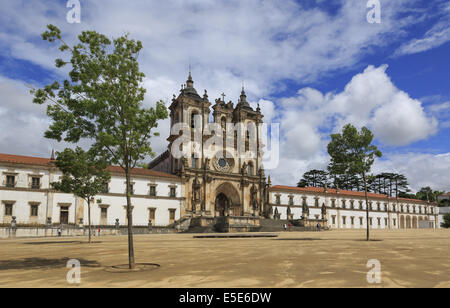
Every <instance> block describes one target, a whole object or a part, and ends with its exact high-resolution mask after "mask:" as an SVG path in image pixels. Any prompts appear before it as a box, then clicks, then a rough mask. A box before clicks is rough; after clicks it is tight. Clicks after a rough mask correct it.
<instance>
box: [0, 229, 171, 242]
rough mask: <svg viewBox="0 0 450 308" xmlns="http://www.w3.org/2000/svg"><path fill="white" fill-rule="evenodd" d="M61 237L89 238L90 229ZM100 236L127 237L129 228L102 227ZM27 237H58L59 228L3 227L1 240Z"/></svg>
mask: <svg viewBox="0 0 450 308" xmlns="http://www.w3.org/2000/svg"><path fill="white" fill-rule="evenodd" d="M61 230H62V234H61V236H88V235H89V229H88V228H87V227H72V228H71V227H69V228H62V229H61ZM100 231H101V232H100V236H110V235H127V234H128V228H127V227H120V228H119V229H117V228H115V227H101V228H100ZM176 232H177V230H175V229H172V228H166V227H152V228H149V227H147V226H145V227H133V234H166V233H176ZM92 235H94V236H98V227H92ZM26 237H58V228H57V227H50V228H42V227H18V228H16V229H12V228H6V227H1V228H0V239H2V238H3V239H7V238H26Z"/></svg>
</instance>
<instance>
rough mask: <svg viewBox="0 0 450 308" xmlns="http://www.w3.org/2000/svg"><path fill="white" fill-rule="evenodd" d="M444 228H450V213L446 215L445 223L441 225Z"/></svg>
mask: <svg viewBox="0 0 450 308" xmlns="http://www.w3.org/2000/svg"><path fill="white" fill-rule="evenodd" d="M441 227H442V228H450V213H447V214H445V215H444V223H442V224H441Z"/></svg>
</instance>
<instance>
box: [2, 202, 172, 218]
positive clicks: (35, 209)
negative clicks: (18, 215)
mask: <svg viewBox="0 0 450 308" xmlns="http://www.w3.org/2000/svg"><path fill="white" fill-rule="evenodd" d="M13 206H14V204H13V203H5V211H4V214H5V216H12V215H13ZM30 209H31V210H30V211H31V213H30V216H31V217H37V216H38V215H39V205H38V204H31V205H30ZM63 210H64V211H68V207H64V209H63ZM175 211H176V210H174V209H170V219H171V220H172V219H175ZM155 213H156V209H150V214H149V215H150V217H149V218H150V220H152V221H153V222H154V220H155ZM100 217H101V218H102V219H106V218H107V217H108V208H107V207H101V208H100Z"/></svg>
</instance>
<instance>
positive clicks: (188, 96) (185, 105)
mask: <svg viewBox="0 0 450 308" xmlns="http://www.w3.org/2000/svg"><path fill="white" fill-rule="evenodd" d="M210 106H211V103H210V102H209V100H208V94H207V92H206V90H205V93H204V95H203V97H200V95H198V93H197V90H196V89H195V88H194V80H193V79H192V75H191V72H189V76H188V79H187V81H186V84H184V85H181V90H180V94H179V95H178V97H176V96H175V95H174V97H173V99H172V104H171V105H170V107H169V110H170V127H173V126H174V125H175V124H178V123H182V124H183V125H186V126H188V127H190V128H191V129H192V130H193V128H194V127H195V128H196V129H198V130H199V132H200V133H202V132H203V131H204V127H205V124H206V123H208V117H209V113H210ZM177 137H178V135H172V134H171V135H170V136H169V138H168V139H167V141H169V151H171V149H172V145H173V142H174V141H175V140H176V138H177ZM191 141H194V134H193V133H192V134H191ZM192 147H194V148H195V149H194V148H193V149H192V151H189V153H197V154H199V155H196V156H199V157H193V156H189V157H188V158H187V159H186V158H185V159H181V158H175V157H174V156H173V155H170V157H171V170H170V171H171V173H178V172H179V171H181V170H182V169H183V168H184V167H185V166H189V167H191V168H201V166H202V165H203V164H204V159H203V157H204V155H203V142H200V143H199V144H197V143H194V142H192Z"/></svg>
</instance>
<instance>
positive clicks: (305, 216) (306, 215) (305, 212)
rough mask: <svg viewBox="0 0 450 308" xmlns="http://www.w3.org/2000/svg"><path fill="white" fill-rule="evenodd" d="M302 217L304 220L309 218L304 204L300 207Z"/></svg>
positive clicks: (307, 208) (307, 207) (307, 209)
mask: <svg viewBox="0 0 450 308" xmlns="http://www.w3.org/2000/svg"><path fill="white" fill-rule="evenodd" d="M302 216H303V218H304V219H308V217H309V206H308V204H307V203H306V202H304V203H303V205H302Z"/></svg>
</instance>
